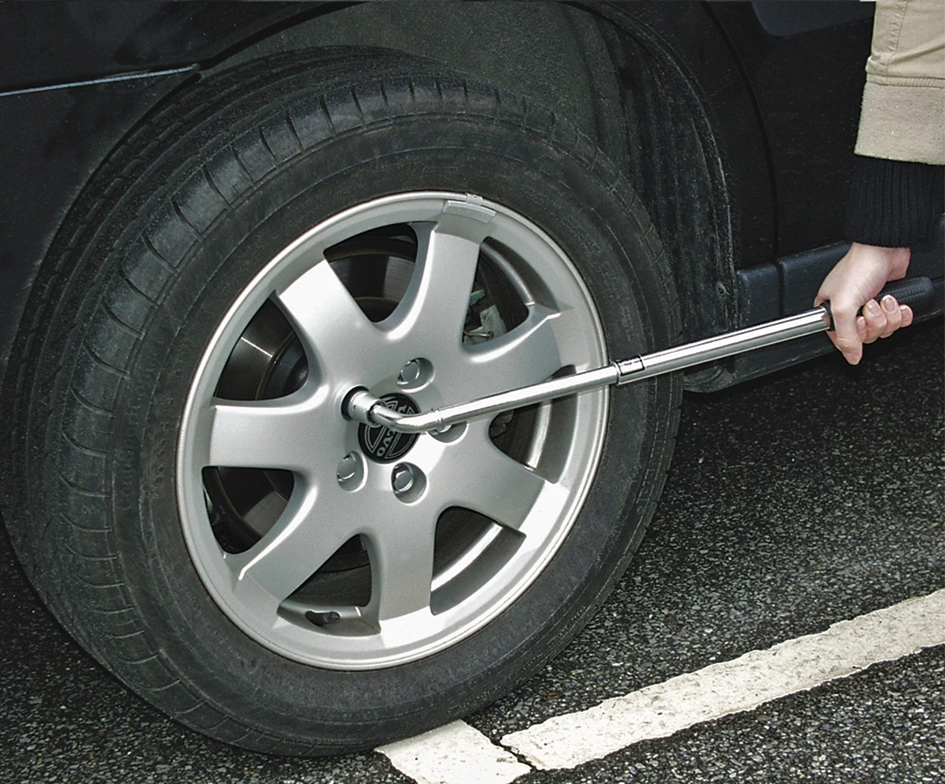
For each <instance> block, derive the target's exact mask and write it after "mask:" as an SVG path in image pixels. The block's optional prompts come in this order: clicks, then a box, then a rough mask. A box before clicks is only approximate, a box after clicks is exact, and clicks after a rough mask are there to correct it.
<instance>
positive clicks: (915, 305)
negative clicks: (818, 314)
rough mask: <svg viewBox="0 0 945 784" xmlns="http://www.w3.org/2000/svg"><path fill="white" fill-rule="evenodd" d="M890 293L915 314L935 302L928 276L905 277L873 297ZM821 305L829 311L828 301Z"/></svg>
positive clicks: (918, 314) (929, 307)
mask: <svg viewBox="0 0 945 784" xmlns="http://www.w3.org/2000/svg"><path fill="white" fill-rule="evenodd" d="M887 295H890V296H893V297H895V298H896V301H897V302H898V303H899V304H900V305H908V306H909V307H910V308H912V312H913V314H914V315H915V316H921V315H924V314H925V313H926V312H927V311H929V310H931V309H932V307H933V305H934V304H935V287H934V286H933V285H932V281H931V280H929V279H928V278H905V279H903V280H897V281H894V282H892V283H890V284H888V285H887V286H886V287H885V288H884V289H883V290H882V291H881V292H879V294H877V295H876V296H875V297H874V299H875V300H876V301H877V302H879V301H881V300H882V299H883V297H885V296H887ZM823 306H824V307H825V308H826V309H827V313H830V303H829V302H824V303H823ZM830 330H831V331H833V314H830Z"/></svg>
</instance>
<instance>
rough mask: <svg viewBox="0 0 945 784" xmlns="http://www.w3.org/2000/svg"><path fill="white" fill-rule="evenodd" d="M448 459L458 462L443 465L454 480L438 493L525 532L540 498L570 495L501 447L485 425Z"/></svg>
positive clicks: (448, 475) (445, 483)
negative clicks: (530, 514) (489, 435)
mask: <svg viewBox="0 0 945 784" xmlns="http://www.w3.org/2000/svg"><path fill="white" fill-rule="evenodd" d="M448 459H449V460H450V461H451V462H453V461H455V462H453V464H452V465H443V466H441V468H442V469H445V470H443V472H442V473H443V474H444V475H445V476H446V477H450V480H449V481H443V482H442V484H443V486H442V487H441V488H438V492H440V493H443V494H445V495H447V496H448V497H449V505H452V506H462V507H465V508H467V509H471V510H473V511H474V512H479V513H480V514H483V515H485V516H486V517H489V518H491V519H492V520H495V522H497V523H499V524H500V525H502V526H504V527H506V528H511V529H514V530H517V531H521V532H522V533H527V531H526V530H525V529H524V528H523V524H524V522H525V519H526V518H527V517H528V515H529V513H530V512H531V511H532V509H533V508H534V507H535V504H536V503H539V502H540V499H541V501H544V500H546V499H550V498H551V497H552V496H553V497H555V498H560V497H563V496H565V495H566V494H567V490H566V489H564V488H561V487H560V486H559V485H556V484H553V483H551V482H549V481H547V480H546V479H544V478H542V477H541V476H539V475H538V474H537V473H535V472H534V471H532V470H531V469H529V468H528V467H527V466H524V465H522V464H521V463H519V462H517V461H516V460H513V459H512V458H511V457H509V456H508V455H506V454H504V453H503V452H501V451H500V450H499V449H497V448H496V446H495V445H494V444H493V443H492V442H491V441H490V440H489V437H488V435H487V428H485V427H482V426H480V427H474V428H470V429H469V432H468V433H467V435H466V438H464V440H463V443H462V446H461V447H460V448H459V449H458V450H457V451H456V453H455V454H450V455H449V456H448ZM441 481H442V480H441Z"/></svg>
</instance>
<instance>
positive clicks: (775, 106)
mask: <svg viewBox="0 0 945 784" xmlns="http://www.w3.org/2000/svg"><path fill="white" fill-rule="evenodd" d="M870 17H871V7H870V6H869V5H868V4H857V3H849V2H826V3H825V2H815V3H798V2H789V3H756V4H749V3H712V4H705V3H695V2H683V3H666V2H657V3H639V4H638V3H633V4H626V3H574V4H551V5H545V4H534V3H527V4H498V5H492V4H482V3H471V4H451V3H432V4H430V3H426V4H424V3H411V2H405V3H382V4H377V5H373V4H368V5H364V6H361V5H358V4H346V3H342V4H334V3H311V4H307V3H301V4H298V3H265V4H251V3H250V4H242V3H232V4H230V3H173V2H171V3H14V4H4V5H3V6H2V8H0V52H2V62H0V138H2V139H3V145H2V147H0V177H2V188H0V194H2V195H0V199H2V203H0V269H2V275H0V302H2V303H3V307H2V308H0V362H2V365H3V366H4V367H5V365H6V362H7V360H8V358H9V355H10V351H11V347H12V344H13V340H14V337H15V336H16V334H17V331H18V330H19V329H21V326H22V325H23V324H24V312H25V310H26V307H27V305H26V303H27V300H28V295H29V292H30V284H31V282H32V280H33V279H34V277H35V275H36V271H37V269H38V267H39V265H41V264H42V261H43V257H44V254H45V252H46V250H47V248H48V247H49V244H50V242H51V240H52V237H53V236H54V235H55V233H56V230H57V228H58V226H59V225H60V223H61V222H62V220H63V217H64V216H65V214H66V213H67V212H68V210H69V207H70V205H71V203H72V202H73V201H74V200H75V199H76V197H77V196H78V194H79V193H80V192H81V190H82V187H83V185H84V184H85V183H86V182H87V181H88V179H89V177H90V176H91V175H92V174H93V173H94V171H95V170H96V168H97V167H98V166H99V165H100V163H101V162H102V160H103V159H104V158H105V157H106V156H107V155H108V154H109V152H110V151H112V150H113V149H114V148H115V147H116V146H118V145H120V144H121V141H122V138H123V137H124V136H125V135H126V134H127V133H129V131H130V130H131V129H132V128H133V127H134V125H135V123H136V122H139V121H140V120H141V118H142V117H144V116H146V115H147V114H148V112H149V111H152V110H153V108H154V107H155V106H157V105H159V104H160V103H161V102H162V101H164V100H166V99H167V98H168V96H171V95H173V93H174V90H175V89H177V88H178V87H179V86H180V85H181V84H183V83H185V82H187V81H189V80H193V79H199V78H201V74H204V73H206V72H213V71H215V70H219V69H222V68H226V67H228V66H230V65H231V64H233V63H234V62H238V61H241V60H245V59H248V58H251V57H253V56H257V55H259V54H260V53H265V52H269V51H273V50H291V49H293V48H303V47H309V46H320V45H339V44H345V43H353V44H357V45H361V46H378V47H384V48H392V49H398V50H403V51H408V52H411V53H414V54H419V55H422V56H425V57H429V58H433V59H436V60H440V61H442V62H443V63H445V64H448V65H450V66H452V67H455V68H457V69H459V70H463V71H469V72H473V73H476V74H480V75H483V76H486V77H488V78H489V79H490V80H491V81H493V82H495V83H497V84H500V85H502V86H508V87H510V88H511V89H514V90H516V91H518V92H521V93H524V94H526V95H529V96H534V98H535V100H538V101H540V102H542V103H545V104H547V105H550V106H552V107H554V108H555V109H556V110H558V111H561V112H562V113H563V114H565V115H567V116H568V117H569V119H571V120H572V122H575V123H576V124H577V125H578V126H579V127H580V128H581V129H582V130H584V132H585V133H587V134H588V135H589V136H591V137H592V138H593V139H594V140H595V141H596V142H597V143H598V145H599V146H600V147H601V148H602V149H603V150H604V152H606V153H608V154H609V155H610V156H611V157H612V158H614V159H615V160H617V161H622V162H624V165H625V167H626V169H627V171H628V172H630V173H631V179H632V180H633V182H634V184H635V185H636V186H637V188H638V190H639V192H640V194H641V196H642V197H643V198H644V201H645V202H646V203H647V207H648V209H649V211H650V214H651V216H652V217H653V219H654V220H655V221H656V223H657V225H658V226H659V228H660V234H661V237H662V239H663V242H664V244H666V245H667V246H668V247H669V248H670V249H671V253H672V256H673V259H674V262H675V264H676V269H677V271H678V272H677V275H678V277H677V285H678V286H679V288H680V290H681V292H683V293H684V301H683V309H684V317H685V324H686V337H687V338H693V339H694V338H699V337H704V336H707V335H709V334H713V333H717V332H722V331H724V330H726V329H731V328H734V327H737V326H744V325H748V324H752V323H757V322H760V321H762V320H766V319H769V318H774V317H777V316H780V315H786V314H789V313H793V312H797V311H798V310H800V309H803V308H805V307H807V306H808V305H809V303H810V302H811V300H812V298H813V294H814V293H815V291H816V288H817V285H818V284H819V280H820V279H821V278H822V275H823V273H824V272H825V270H826V269H827V268H829V265H830V264H831V263H832V262H833V261H835V260H836V258H838V255H839V254H840V248H838V247H830V246H832V245H834V244H835V243H838V242H841V241H842V218H843V205H844V202H845V190H846V187H847V183H848V179H849V173H850V170H851V166H852V158H853V156H852V146H853V141H854V139H855V131H856V121H857V113H858V107H859V97H860V90H861V88H862V81H863V62H864V60H865V57H866V55H867V54H868V51H869V38H870V29H871V21H870ZM641 68H643V69H655V70H658V71H659V74H660V82H661V85H662V86H661V88H660V90H658V91H655V92H654V91H652V90H647V89H642V88H643V87H645V85H646V84H647V83H648V82H647V80H644V79H642V78H641V75H640V69H641ZM939 242H941V232H940V233H939ZM939 247H940V245H939ZM815 249H818V250H815ZM938 258H940V257H939V256H938V255H937V249H935V250H933V251H930V252H929V253H927V254H924V255H923V254H917V260H916V263H914V265H913V271H914V272H913V274H931V275H932V276H933V277H935V276H938V275H940V273H941V270H940V269H938V264H937V259H938ZM826 345H827V344H826V342H825V341H824V340H823V339H817V340H813V341H808V342H807V343H806V344H797V345H791V346H790V347H789V348H779V349H778V348H776V349H771V350H769V351H767V352H760V354H757V355H752V356H750V357H747V358H743V359H739V360H736V361H734V362H731V363H729V364H728V365H726V366H725V367H717V368H714V369H713V370H711V371H709V372H705V371H703V372H701V373H699V374H697V375H695V376H692V377H691V378H690V381H689V386H690V387H692V388H696V389H712V388H718V387H721V386H725V385H727V384H729V383H732V382H733V381H737V380H743V379H745V378H750V377H753V376H755V375H758V374H760V373H762V372H765V371H766V370H770V369H775V368H778V367H781V366H784V365H786V364H791V363H792V362H794V361H797V360H799V359H802V358H804V357H806V356H809V355H811V354H812V353H817V352H820V351H823V350H824V349H825V347H826Z"/></svg>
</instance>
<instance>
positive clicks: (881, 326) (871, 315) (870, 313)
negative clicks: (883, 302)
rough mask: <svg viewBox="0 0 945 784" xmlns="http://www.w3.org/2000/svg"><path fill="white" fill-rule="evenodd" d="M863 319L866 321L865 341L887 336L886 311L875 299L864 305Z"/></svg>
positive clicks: (868, 341) (870, 341)
mask: <svg viewBox="0 0 945 784" xmlns="http://www.w3.org/2000/svg"><path fill="white" fill-rule="evenodd" d="M863 319H864V320H865V322H866V333H865V334H864V335H863V342H864V343H873V342H874V341H876V340H879V339H880V338H881V337H885V335H884V333H885V331H886V324H887V317H886V311H885V310H884V309H883V308H882V307H881V306H880V304H879V303H878V302H877V301H876V300H875V299H871V300H870V301H869V302H867V303H866V304H865V305H864V306H863Z"/></svg>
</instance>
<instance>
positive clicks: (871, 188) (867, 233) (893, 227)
mask: <svg viewBox="0 0 945 784" xmlns="http://www.w3.org/2000/svg"><path fill="white" fill-rule="evenodd" d="M943 211H945V166H930V165H928V164H925V163H913V162H910V161H892V160H886V159H884V158H869V157H865V156H857V158H856V164H855V168H854V171H853V182H852V184H851V188H850V200H849V202H848V204H847V219H846V238H847V240H849V241H850V242H860V243H863V244H864V245H880V246H883V247H887V248H911V247H915V246H921V245H923V244H925V243H927V242H928V241H929V240H930V239H931V238H932V236H933V232H934V230H935V227H936V225H937V223H938V219H939V216H941V214H942V212H943Z"/></svg>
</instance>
